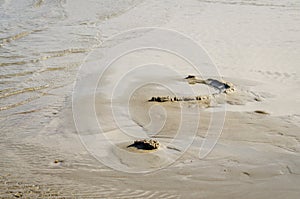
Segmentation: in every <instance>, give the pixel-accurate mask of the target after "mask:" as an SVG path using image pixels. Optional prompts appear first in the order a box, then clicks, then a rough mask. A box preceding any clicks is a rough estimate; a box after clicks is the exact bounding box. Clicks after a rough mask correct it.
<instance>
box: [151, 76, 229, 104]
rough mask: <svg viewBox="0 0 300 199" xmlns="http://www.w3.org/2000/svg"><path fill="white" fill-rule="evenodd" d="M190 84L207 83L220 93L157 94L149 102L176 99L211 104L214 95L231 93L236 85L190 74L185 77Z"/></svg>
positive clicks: (173, 100) (172, 100)
mask: <svg viewBox="0 0 300 199" xmlns="http://www.w3.org/2000/svg"><path fill="white" fill-rule="evenodd" d="M185 79H186V80H187V81H188V83H189V84H205V85H207V86H210V87H213V88H215V89H216V90H218V91H219V92H218V93H214V94H211V95H199V96H190V97H178V96H175V97H170V96H157V97H152V98H151V99H149V100H148V101H149V102H168V101H171V102H176V101H201V102H203V103H205V104H209V103H210V100H211V98H212V97H215V96H216V95H218V94H221V93H225V94H230V93H233V92H234V91H235V87H234V85H233V84H232V83H230V82H225V81H220V80H216V79H206V80H203V79H198V78H197V77H196V76H194V75H188V76H187V77H186V78H185Z"/></svg>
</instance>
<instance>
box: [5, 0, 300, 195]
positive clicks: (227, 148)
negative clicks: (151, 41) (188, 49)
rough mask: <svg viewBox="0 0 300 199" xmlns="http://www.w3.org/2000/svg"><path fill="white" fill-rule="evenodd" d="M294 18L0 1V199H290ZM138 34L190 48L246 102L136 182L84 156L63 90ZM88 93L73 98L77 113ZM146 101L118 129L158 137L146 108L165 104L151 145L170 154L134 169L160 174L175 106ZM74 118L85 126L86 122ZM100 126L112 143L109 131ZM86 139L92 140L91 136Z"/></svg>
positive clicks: (276, 10) (213, 8)
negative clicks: (177, 40) (155, 32)
mask: <svg viewBox="0 0 300 199" xmlns="http://www.w3.org/2000/svg"><path fill="white" fill-rule="evenodd" d="M299 10H300V4H299V1H298V0H286V1H273V0H251V1H248V0H187V1H180V0H174V1H163V2H161V1H151V0H150V1H144V0H124V1H111V0H101V1H92V0H86V1H82V0H55V1H54V0H53V1H52V0H51V1H50V0H47V1H46V0H0V136H1V138H0V150H1V152H0V198H269V197H270V198H273V199H275V198H278V199H279V198H295V199H298V198H299V195H300V192H299V186H300V178H299V175H300V170H299V168H300V161H299V160H300V158H299V157H300V155H299V154H300V136H299V132H300V129H299V128H300V126H299V123H300V113H299V107H300V104H299V102H300V98H299V92H298V91H299V89H300V88H299V82H300V77H299V63H300V57H299V51H300V45H299V44H300V42H299V41H300V37H299V35H300V26H299V24H300V14H299ZM145 26H146V27H162V28H166V29H174V30H177V31H179V32H181V33H183V34H186V35H187V36H189V37H191V38H193V39H194V40H195V41H196V43H198V44H200V45H202V46H203V48H205V49H206V50H207V52H208V53H209V55H210V57H211V59H212V60H213V61H214V62H215V63H216V65H217V66H218V70H219V72H220V75H221V76H222V77H224V79H226V80H228V81H229V82H233V84H234V85H236V86H237V88H238V89H240V90H242V91H245V92H241V94H240V95H234V94H233V95H227V96H225V97H228V96H229V97H228V98H227V99H225V98H224V100H223V99H222V100H223V101H222V100H219V101H218V102H217V103H215V104H212V106H210V107H204V108H203V109H202V110H201V111H203V112H201V119H200V122H201V125H200V126H199V129H198V132H196V136H195V142H194V144H193V145H191V148H189V150H187V152H186V153H184V155H183V156H182V157H180V158H179V159H178V161H177V162H176V163H174V164H172V165H170V167H167V168H165V169H162V170H159V171H157V172H153V173H150V174H145V175H138V174H137V175H135V174H128V173H123V172H119V171H115V170H113V169H111V168H108V167H107V166H105V165H104V164H103V163H102V162H100V161H98V160H97V159H95V158H94V156H93V155H92V154H90V153H89V152H88V151H87V149H86V148H85V147H84V146H83V144H82V143H81V140H80V139H79V136H78V132H77V131H76V127H75V124H74V120H73V115H72V114H73V113H72V92H73V86H74V83H75V80H76V75H77V72H78V70H79V68H80V66H81V65H82V63H83V62H85V61H87V60H86V58H87V55H89V53H90V52H92V51H93V50H94V49H97V48H103V49H104V50H105V49H106V48H107V49H108V48H110V47H111V46H113V45H119V44H122V41H119V40H116V41H115V40H112V41H111V42H106V41H107V40H108V39H109V38H110V37H111V36H113V35H115V34H119V33H121V32H122V31H126V30H130V29H133V28H140V27H145ZM136 37H139V35H135V34H132V35H130V37H128V38H126V39H128V40H130V39H133V38H136ZM103 56H104V55H102V54H99V56H98V57H95V60H92V61H97V60H98V59H99V60H101V59H103V58H104V57H103ZM88 61H91V60H88ZM97 67H99V68H101V67H103V66H97V65H96V66H92V68H91V71H90V72H91V73H93V72H94V71H93V70H96V69H98V68H97ZM183 67H184V66H183ZM153 74H155V73H153ZM188 74H190V73H184V74H180V75H182V76H181V77H182V78H184V77H185V76H186V75H188ZM87 75H90V74H87ZM195 75H197V74H195ZM172 78H173V77H172ZM134 80H135V79H134V78H133V82H134ZM109 81H112V79H110V78H109V77H107V82H109ZM113 81H115V80H113ZM170 81H173V79H172V80H170ZM178 81H179V83H180V81H183V80H182V79H181V80H178ZM177 83H178V82H177ZM124 86H127V83H126V82H125V83H124ZM89 89H90V88H89V87H88V86H87V88H85V89H83V90H82V93H80V95H81V96H82V98H83V99H82V107H83V108H84V107H85V106H87V105H86V104H84V102H85V101H84V100H85V99H86V98H87V97H88V94H90V93H89V92H90V90H89ZM100 90H101V89H100ZM166 95H168V94H166ZM153 96H156V95H153ZM162 96H165V93H163V94H162ZM249 96H250V97H249ZM96 97H97V100H96V109H97V110H96V111H98V112H99V113H104V114H98V115H97V116H98V117H99V118H100V117H102V116H103V115H104V116H105V115H106V113H107V112H105V111H106V109H105V108H107V107H108V105H109V103H107V101H105V100H107V99H105V96H103V95H102V93H101V92H100V93H96ZM149 97H151V96H147V97H146V96H144V95H142V94H141V95H140V96H138V97H137V98H136V99H135V100H136V101H134V100H133V101H132V103H133V104H130V106H132V107H133V108H135V109H134V110H133V112H132V113H133V114H134V115H133V117H131V118H127V120H128V122H127V123H126V121H127V120H126V121H125V122H124V125H125V126H126V125H127V126H126V127H128V126H129V127H130V125H131V126H137V127H138V128H140V129H141V130H143V131H150V130H152V129H157V128H156V126H155V125H157V124H160V122H161V121H162V119H161V118H162V116H163V114H162V113H161V112H159V110H155V109H154V110H153V112H154V113H155V114H154V117H153V118H149V117H148V112H145V110H146V109H147V108H149V107H150V105H151V104H156V105H157V104H159V105H160V104H163V105H162V106H163V108H165V110H167V111H170V113H174V114H173V115H172V116H171V117H169V120H168V123H167V125H166V126H164V128H161V129H160V132H159V133H158V134H157V135H154V136H153V137H155V138H156V139H158V140H159V141H160V143H162V147H161V148H162V150H165V151H167V152H168V153H166V154H163V155H161V154H158V155H157V156H155V155H156V154H154V155H153V156H150V158H148V159H146V158H145V159H140V161H137V163H140V165H142V166H143V165H147V166H149V167H151V168H154V169H158V167H159V166H157V165H159V164H155V163H157V162H158V163H160V162H159V161H161V163H165V162H166V160H169V159H168V158H169V156H168V155H167V154H178V153H180V152H182V149H181V148H180V147H178V146H176V145H174V146H173V145H172V146H171V145H170V146H167V145H166V143H167V141H169V140H171V139H172V137H173V136H174V132H176V131H175V130H176V129H175V128H176V127H178V126H179V123H180V121H179V119H178V118H176V117H175V116H176V114H177V113H179V111H178V107H177V106H176V107H175V106H174V104H177V105H178V104H180V103H181V102H178V103H149V102H148V101H147V100H149V99H150V98H149ZM230 97H231V98H230ZM109 100H110V99H109ZM226 100H227V101H226ZM135 102H136V103H135ZM226 102H227V103H226ZM186 103H187V105H188V106H189V108H191V107H192V108H193V107H195V104H193V103H192V102H186ZM172 104H173V105H172ZM223 104H226V106H227V107H226V108H227V109H226V110H227V111H228V112H227V113H226V120H225V124H224V128H223V130H222V135H221V137H220V140H219V142H218V144H217V145H216V147H215V149H214V150H213V151H212V152H211V154H209V156H208V157H207V158H206V159H201V160H200V159H199V157H198V154H199V147H200V146H201V142H202V141H203V139H204V138H205V133H206V130H207V129H208V125H209V124H210V117H209V116H210V114H211V112H213V108H214V106H216V107H217V106H219V105H223ZM103 110H104V112H101V111H103ZM147 110H148V109H147ZM155 111H157V112H155ZM98 112H97V113H98ZM82 117H83V120H84V121H86V123H87V125H88V124H89V122H90V118H89V117H87V116H86V115H84V114H83V115H82ZM151 119H153V121H154V123H155V124H154V125H153V126H151V123H150V122H149V120H151ZM189 119H190V120H189V121H192V120H193V119H194V117H193V116H190V118H189ZM105 127H106V129H105V130H106V131H105V133H107V134H109V135H110V134H113V133H114V132H115V131H117V130H118V128H116V127H115V126H109V125H107V126H105ZM152 127H153V128H152ZM154 127H155V128H154ZM151 128H152V129H151ZM149 129H150V130H149ZM88 130H90V129H88ZM187 131H188V130H187ZM84 133H87V134H89V133H94V134H96V133H98V129H97V130H95V129H92V130H91V132H90V131H87V132H84ZM187 133H189V132H187ZM161 140H162V141H161ZM184 140H185V137H184V138H183V139H182V141H183V142H184ZM132 141H133V140H129V142H128V143H130V142H132ZM124 143H125V142H124ZM124 143H123V144H124ZM126 143H127V142H126ZM121 144H122V143H121ZM109 152H111V153H115V155H116V156H117V158H118V161H119V162H118V163H120V164H124V165H125V164H127V165H129V166H130V165H135V163H136V162H134V161H132V160H133V159H130V156H128V154H127V152H126V151H125V152H124V151H121V150H119V151H118V150H116V148H113V149H110V151H109ZM145 157H146V156H145ZM144 160H145V161H144ZM122 161H123V162H122ZM147 161H149V162H150V163H149V164H146V163H147ZM145 162H146V163H145Z"/></svg>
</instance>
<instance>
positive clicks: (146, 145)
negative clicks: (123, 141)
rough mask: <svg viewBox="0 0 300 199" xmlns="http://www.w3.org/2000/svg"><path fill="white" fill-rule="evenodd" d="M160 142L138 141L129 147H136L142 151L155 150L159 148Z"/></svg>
mask: <svg viewBox="0 0 300 199" xmlns="http://www.w3.org/2000/svg"><path fill="white" fill-rule="evenodd" d="M159 145H160V144H159V142H158V141H156V140H152V139H151V140H136V141H134V143H133V144H131V145H129V146H127V148H128V147H135V148H137V149H142V150H154V149H158V148H159Z"/></svg>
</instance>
